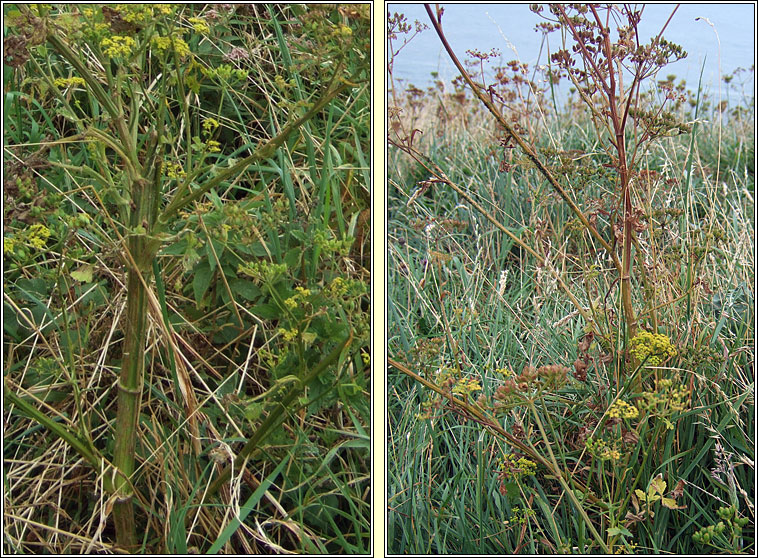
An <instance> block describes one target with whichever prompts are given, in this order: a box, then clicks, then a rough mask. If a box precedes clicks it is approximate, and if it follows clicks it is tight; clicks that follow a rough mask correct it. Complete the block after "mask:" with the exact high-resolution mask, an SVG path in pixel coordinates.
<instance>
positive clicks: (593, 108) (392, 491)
mask: <svg viewBox="0 0 758 558" xmlns="http://www.w3.org/2000/svg"><path fill="white" fill-rule="evenodd" d="M561 10H566V11H567V12H570V13H568V14H567V15H568V17H564V15H563V14H561V13H560V11H561ZM605 10H606V7H600V6H598V5H595V6H594V7H593V6H584V5H571V6H565V5H564V6H558V5H553V6H551V7H550V11H551V13H552V14H553V17H552V19H553V20H554V21H551V22H549V24H548V23H547V22H546V25H548V26H556V28H557V26H558V25H559V24H560V25H561V26H562V33H563V35H564V36H566V37H574V38H575V39H576V40H575V41H573V44H566V45H564V47H563V49H562V51H561V53H560V55H559V56H558V59H556V60H553V61H551V62H552V67H549V68H548V71H549V72H551V74H550V76H545V77H546V78H547V77H550V78H551V79H552V78H557V77H558V76H559V74H560V72H563V76H564V77H569V79H573V80H575V81H576V83H574V86H575V87H574V89H573V91H572V94H571V95H570V96H569V99H568V100H567V101H566V102H565V103H563V104H559V103H558V102H557V101H556V100H555V99H554V98H553V97H552V95H551V90H550V85H549V84H550V81H549V80H547V81H544V82H542V83H548V86H547V87H543V88H542V89H540V87H538V85H539V82H537V83H530V82H528V81H527V79H528V78H527V77H525V76H526V75H527V74H528V75H531V74H532V71H531V70H527V71H526V72H523V73H522V70H523V69H522V68H521V66H520V65H518V64H515V63H514V64H513V65H512V66H511V65H507V66H508V67H506V68H499V69H496V72H495V76H496V80H495V82H493V83H488V82H485V81H483V80H484V76H485V74H484V73H480V72H479V68H480V67H481V65H482V64H484V63H487V62H488V60H489V58H491V56H490V55H487V54H482V53H479V52H471V53H469V55H470V56H471V58H472V60H471V62H473V63H472V64H471V65H469V66H468V67H469V68H473V67H475V68H477V72H476V73H474V72H472V73H471V75H472V76H473V77H472V81H473V82H474V85H473V86H471V84H470V83H468V81H467V80H464V79H462V80H458V81H457V82H456V83H453V84H452V88H450V87H448V85H447V84H443V83H441V82H438V83H437V84H436V85H435V86H434V87H432V88H429V90H427V91H420V90H418V89H415V90H413V89H409V90H408V91H406V92H405V94H404V93H403V92H401V91H400V89H399V88H398V85H397V84H396V83H390V99H392V101H393V102H392V103H391V105H392V104H394V106H391V107H390V108H389V114H390V133H389V142H390V144H391V145H390V149H389V164H388V168H389V169H390V175H389V177H388V183H389V185H388V191H389V207H388V214H389V220H388V270H387V273H388V282H387V285H388V302H387V312H388V351H389V356H390V359H391V361H390V364H391V368H390V372H389V379H388V381H389V384H390V385H389V387H388V392H389V393H390V397H389V401H388V404H389V409H388V417H389V424H390V427H389V432H390V433H391V434H390V439H389V442H388V444H389V448H388V452H389V459H388V463H389V464H390V465H389V469H388V480H387V484H388V497H389V501H390V511H389V514H388V536H389V549H390V552H393V553H421V554H432V553H439V554H445V553H456V554H457V553H461V554H463V553H468V554H477V555H483V554H503V555H504V554H518V553H530V554H543V553H556V552H563V553H593V552H595V553H597V552H601V553H606V552H607V553H612V552H627V553H635V552H646V553H676V554H697V553H699V552H702V551H703V546H702V545H703V544H710V545H712V546H713V547H714V549H717V551H722V552H724V551H729V552H751V551H753V550H754V544H755V543H754V535H753V532H752V530H751V529H749V528H742V527H745V526H746V525H747V524H749V523H750V521H749V520H747V521H746V518H748V517H749V513H750V512H749V511H744V513H743V515H744V516H745V518H741V519H740V522H741V523H745V526H742V527H741V526H740V525H739V524H738V523H735V524H734V525H735V526H736V527H740V528H741V529H742V530H741V531H740V530H738V529H737V528H736V527H730V525H729V524H728V519H725V517H726V516H728V515H730V514H732V515H734V517H737V516H739V513H738V510H739V509H743V510H746V509H751V508H750V506H751V505H752V504H751V503H750V495H751V494H752V493H753V492H754V490H755V485H754V478H753V472H754V465H753V463H754V446H755V440H754V434H753V432H754V430H753V428H754V416H753V414H754V397H753V389H752V381H753V380H752V378H753V364H752V362H753V360H754V341H753V338H754V327H753V321H752V317H751V316H752V310H751V305H752V297H753V293H752V290H751V289H749V288H748V289H746V290H745V289H743V287H744V286H745V285H747V284H752V283H751V282H752V281H753V280H754V270H753V268H752V264H751V262H752V255H751V254H752V250H753V249H754V242H753V241H752V240H751V239H753V238H754V229H755V222H754V217H753V210H754V203H753V198H752V195H751V194H750V192H751V191H752V189H753V185H752V181H751V179H750V178H749V177H750V176H751V172H752V171H751V168H752V162H749V161H747V160H745V159H740V157H742V155H739V157H738V156H732V157H730V161H731V164H732V165H734V166H731V167H729V168H728V170H725V168H724V165H725V163H724V162H723V159H720V155H719V154H721V153H724V152H730V153H732V152H735V153H736V152H741V153H743V154H744V152H745V151H744V150H741V148H740V147H739V146H740V145H743V144H744V145H753V144H754V137H753V133H754V132H753V130H752V127H751V126H750V125H749V122H748V120H749V119H748V120H744V119H743V117H744V116H745V115H746V114H749V115H751V116H750V117H751V118H752V114H753V110H754V108H753V106H754V105H753V102H752V99H751V98H748V99H744V101H745V102H744V104H741V106H742V108H743V109H745V111H746V112H745V111H743V110H742V109H740V110H731V109H733V108H734V107H733V105H730V107H729V108H730V110H729V111H728V114H727V111H726V110H723V109H722V110H721V111H718V110H714V109H713V108H710V109H709V108H708V106H707V104H708V101H709V99H707V98H705V97H706V95H705V93H704V91H703V90H702V89H698V90H697V91H696V92H695V93H693V92H690V91H688V90H687V89H686V87H685V85H684V84H682V83H681V82H680V83H678V84H676V83H675V81H676V80H675V77H672V76H668V77H667V78H666V79H660V78H657V77H656V76H655V72H654V70H655V67H656V66H661V65H662V64H663V63H664V62H665V61H666V60H667V59H670V58H672V57H673V58H677V57H680V56H681V55H682V54H683V53H681V52H680V51H679V50H678V49H677V48H675V47H674V46H673V45H671V44H670V43H666V42H663V41H660V42H657V43H656V42H655V41H654V42H653V43H651V44H648V45H636V44H633V43H634V41H632V43H630V42H629V40H628V39H629V37H631V36H633V29H634V28H635V27H636V24H635V23H634V21H633V20H634V18H635V17H636V16H634V10H633V9H632V8H629V7H622V8H620V10H621V11H620V12H614V14H613V15H612V18H611V19H610V21H612V22H627V21H630V18H631V21H632V23H631V26H630V27H624V28H620V29H619V30H618V32H617V30H616V29H611V30H610V36H608V31H606V30H603V29H602V28H601V26H600V25H597V24H596V22H597V21H604V20H605V15H606V12H605ZM593 11H597V12H598V15H599V16H600V18H599V19H598V18H597V17H595V14H594V13H593ZM577 12H578V13H577ZM430 15H432V18H431V19H434V18H439V17H440V15H441V14H440V12H437V13H436V14H435V13H434V10H433V9H432V14H430ZM614 18H615V19H614ZM442 19H443V21H444V18H442ZM437 23H439V22H437ZM570 24H571V25H573V26H574V28H575V30H576V31H577V33H576V34H574V33H573V31H572V30H571V29H570ZM433 25H434V24H433ZM624 25H626V23H624ZM421 29H422V26H421V25H420V24H417V25H416V27H415V32H416V33H418V32H420V31H421ZM542 29H543V30H549V29H547V27H545V28H542ZM388 33H389V34H390V39H391V45H390V55H391V56H393V55H397V56H402V55H403V53H401V52H400V50H401V49H400V48H398V47H401V46H402V45H403V44H404V40H405V39H407V38H409V37H411V36H412V34H413V33H414V28H413V27H411V26H410V25H408V24H407V23H405V22H404V19H403V18H402V16H398V15H397V14H395V16H393V17H391V18H390V19H389V21H388ZM630 33H631V35H630ZM606 37H609V38H610V39H611V41H612V43H611V45H610V46H611V48H612V51H611V52H612V54H611V57H612V58H613V59H614V60H616V61H619V65H618V67H619V68H620V67H622V66H623V64H626V63H628V67H629V68H631V71H632V72H634V71H636V70H637V69H639V68H643V69H644V70H643V71H641V73H640V82H639V89H636V88H637V86H638V83H637V82H634V84H632V83H631V82H630V81H628V80H625V81H624V90H623V92H622V91H621V90H616V91H615V92H614V95H615V96H614V97H613V98H611V95H610V94H609V89H610V87H607V88H605V89H603V88H602V87H599V84H600V81H602V80H597V79H594V78H598V77H600V78H605V79H606V80H607V79H608V68H609V67H610V66H611V64H609V61H608V59H607V58H606V54H607V52H608V51H607V50H605V48H604V42H605V38H606ZM574 46H576V48H575V49H573V50H572V47H574ZM583 46H584V47H590V49H589V50H588V54H587V55H586V56H582V55H581V54H580V53H581V51H582V48H583ZM632 47H633V48H632ZM553 52H556V51H553ZM635 57H636V58H635ZM572 62H576V64H572ZM637 63H639V64H640V65H639V67H638V66H636V64H637ZM389 68H390V73H391V68H392V60H390V63H389ZM558 70H560V72H559V71H558ZM537 71H539V70H537ZM593 72H597V75H595V76H594V78H593V76H592V75H591V74H593ZM569 73H570V74H571V76H569V75H568V74H569ZM517 76H518V77H519V79H515V77H517ZM478 80H479V81H480V83H477V82H478ZM656 80H657V81H656ZM535 81H537V80H535ZM466 83H468V85H469V86H470V87H471V88H472V89H473V90H476V91H478V92H479V93H480V95H479V96H478V97H477V96H474V95H472V94H471V93H472V90H471V89H469V88H466V87H463V85H464V84H466ZM593 83H594V85H593ZM615 83H616V87H618V85H619V81H618V80H616V82H615ZM606 85H608V82H606ZM593 87H594V89H593ZM483 92H486V93H483ZM632 92H633V93H632ZM581 95H584V96H585V97H586V99H582V98H581ZM588 99H590V100H591V101H592V102H589V103H588V102H587V100H588ZM630 99H631V101H630ZM690 100H692V101H693V103H690V102H689V101H690ZM626 102H630V103H631V105H630V106H629V108H630V110H629V113H628V114H629V118H630V120H629V121H628V122H627V127H626V129H623V127H621V128H614V118H613V117H612V114H613V109H612V108H611V104H612V103H616V110H617V111H621V110H622V108H620V107H623V106H625V103H626ZM484 104H486V108H487V110H483V108H482V105H484ZM635 105H636V106H637V108H636V110H631V109H632V107H634V106H635ZM709 110H710V111H711V112H710V113H709V112H708V111H709ZM493 114H499V115H501V116H502V117H503V118H502V119H500V118H497V122H496V123H495V126H496V127H495V128H494V130H495V131H494V133H493V123H492V122H491V117H492V115H493ZM617 114H619V113H617ZM706 120H707V123H706V122H705V121H706ZM505 124H508V126H509V128H506V127H505ZM622 132H623V133H624V134H625V136H624V137H625V138H626V144H625V147H626V150H625V151H624V153H625V154H626V155H627V156H628V159H627V160H626V169H625V171H624V172H628V174H627V175H626V182H625V179H624V177H623V176H622V169H621V165H620V163H619V159H620V153H621V151H622V150H619V149H617V147H618V145H619V144H618V143H616V145H615V146H614V145H613V143H614V142H616V138H618V137H619V136H618V135H617V133H622ZM516 136H519V137H520V138H521V139H522V140H523V145H522V144H521V143H519V142H517V141H516ZM719 141H720V142H721V143H719ZM606 146H611V147H609V148H608V149H606ZM748 151H749V149H748ZM703 157H705V158H707V159H708V160H710V161H712V163H713V164H712V165H709V166H708V168H704V167H701V166H698V165H699V164H694V163H693V161H702V160H703ZM719 160H721V163H718V164H717V162H718V161H719ZM740 160H741V162H739V161H740ZM635 161H636V162H637V163H638V164H636V165H635ZM719 164H720V165H721V166H720V167H719V166H718V165H719ZM549 176H551V177H552V178H553V179H554V182H553V181H551V180H550V179H549V178H548V177H549ZM722 182H723V183H724V184H725V186H724V187H723V188H721V187H720V186H719V187H718V188H717V187H716V185H719V184H722ZM625 184H626V186H628V189H627V192H628V193H629V194H630V197H629V199H628V200H625V199H624V196H622V195H620V193H622V192H623V191H624V185H625ZM625 201H629V202H631V203H630V204H628V205H627V204H626V203H625ZM453 223H455V225H454V226H453V225H452V224H453ZM627 223H628V224H629V225H630V226H629V227H626V228H625V225H626V224H627ZM627 241H628V243H627ZM745 242H747V245H746V246H745V245H744V244H743V243H745ZM626 247H628V248H629V252H628V254H627V257H626V260H625V256H624V250H625V249H626ZM614 256H615V258H616V260H617V261H618V264H620V265H617V263H616V261H614ZM625 262H626V263H628V264H629V265H628V266H625V265H624V263H625ZM624 270H628V271H629V284H628V287H629V290H628V293H629V295H630V296H629V299H628V301H627V302H629V303H631V304H630V305H629V306H627V305H625V303H624V293H623V287H622V285H621V282H622V280H623V278H624V277H625V275H626V274H625V273H619V271H622V272H623V271H624ZM630 317H631V318H633V320H630ZM630 321H635V322H636V327H635V328H629V327H628V326H629V323H630ZM400 372H402V374H401V373H400ZM410 378H413V379H414V380H415V381H416V383H414V382H413V381H411V380H410ZM466 386H477V390H476V391H474V390H472V391H468V390H467V389H466ZM456 388H457V389H456ZM503 456H507V461H505V462H504V457H503ZM519 461H520V464H519ZM527 462H530V463H534V464H536V467H535V469H534V470H532V469H528V468H527V467H526V464H527ZM724 502H728V503H729V504H730V505H732V506H734V511H733V512H727V511H725V510H720V511H719V508H722V507H724V506H723V503H724ZM743 504H744V505H743ZM519 510H528V511H529V512H530V513H529V514H523V513H522V512H521V511H519ZM722 516H723V517H722ZM719 522H721V523H722V525H723V527H719V526H718V524H719ZM504 526H505V527H504ZM714 541H715V542H714Z"/></svg>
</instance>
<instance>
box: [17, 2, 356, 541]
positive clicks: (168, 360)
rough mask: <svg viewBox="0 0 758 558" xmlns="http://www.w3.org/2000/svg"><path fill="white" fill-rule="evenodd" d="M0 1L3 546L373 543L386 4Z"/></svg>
mask: <svg viewBox="0 0 758 558" xmlns="http://www.w3.org/2000/svg"><path fill="white" fill-rule="evenodd" d="M3 15H4V19H3V37H4V51H3V63H4V82H3V87H4V89H3V95H4V104H3V109H4V110H3V119H4V150H3V161H4V182H3V196H4V206H3V225H4V227H3V228H4V233H3V268H4V272H3V375H4V394H5V398H4V414H3V426H4V444H3V450H4V456H3V457H4V468H3V475H4V477H3V486H4V492H3V499H4V506H3V510H4V513H3V552H4V553H49V554H67V553H83V552H97V553H100V552H123V551H124V547H125V546H128V547H129V549H130V550H132V551H137V552H146V553H151V554H155V553H158V554H160V553H179V554H186V553H188V552H189V553H199V552H225V553H238V554H255V553H272V552H281V553H287V552H308V553H311V552H312V553H347V554H354V553H367V552H368V549H369V546H370V537H369V536H370V482H371V479H370V471H371V465H370V463H371V462H370V431H369V427H370V411H371V407H370V386H369V383H370V374H369V369H370V351H369V331H370V324H369V316H370V304H369V295H370V266H369V262H370V242H369V240H370V199H371V198H370V195H371V194H370V176H371V174H370V173H371V169H370V160H371V155H370V152H369V147H370V135H369V134H370V123H371V115H370V107H371V103H370V100H371V90H370V76H369V70H370V53H371V44H370V39H371V32H370V29H371V18H370V5H368V4H362V5H350V4H342V5H333V4H330V5H294V4H293V5H275V4H238V5H232V4H189V5H182V4H172V5H165V4H131V5H102V6H101V5H94V4H93V5H76V4H55V5H24V6H22V5H18V6H16V5H11V4H4V5H3ZM106 91H107V93H105V92H106ZM251 153H252V155H249V154H251ZM146 186H147V189H145V188H146ZM151 196H154V197H151ZM151 251H152V252H151ZM146 254H148V256H147V257H145V255H146ZM149 254H155V257H150V256H149ZM133 302H135V305H134V306H133ZM140 304H141V306H140ZM133 308H137V311H136V312H135V313H132V309H133ZM140 324H141V325H140ZM134 331H138V332H140V331H141V333H139V334H138V333H134V335H140V336H142V337H132V336H131V334H130V333H129V332H134ZM130 339H131V340H132V341H130ZM134 339H137V340H138V341H137V343H136V344H135V345H133V346H132V348H131V349H127V348H126V347H127V346H128V343H130V342H133V341H134ZM140 339H144V341H143V342H142V343H139V340H140ZM143 351H144V359H143V358H141V357H142V352H143ZM135 355H139V356H135ZM129 358H131V361H130V362H131V363H135V362H136V363H137V364H135V365H134V366H135V367H136V368H135V370H137V371H138V372H139V370H140V368H144V371H143V372H140V373H137V374H135V375H134V376H133V378H134V381H135V384H134V385H127V383H126V382H127V380H125V379H124V378H125V376H124V370H125V369H126V368H128V366H131V364H129V365H128V364H127V361H128V359H129ZM120 375H121V379H119V376H120ZM129 381H131V380H129ZM117 400H118V402H117ZM135 402H136V403H135ZM117 407H118V411H117ZM122 413H123V414H122ZM125 419H126V420H125ZM130 440H134V441H133V442H130ZM130 460H131V463H132V465H129V463H130ZM122 464H123V465H122ZM130 468H133V472H131V471H130ZM225 479H226V480H229V482H226V483H225V482H223V481H224V480H225ZM133 503H134V504H133ZM125 504H126V505H125ZM114 520H115V524H114ZM117 539H118V543H117V542H116V541H117ZM135 541H136V548H132V547H131V545H132V544H133V543H135Z"/></svg>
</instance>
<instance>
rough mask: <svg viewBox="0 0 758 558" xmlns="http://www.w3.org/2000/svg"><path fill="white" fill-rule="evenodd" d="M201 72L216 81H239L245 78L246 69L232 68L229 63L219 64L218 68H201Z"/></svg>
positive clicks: (246, 74)
mask: <svg viewBox="0 0 758 558" xmlns="http://www.w3.org/2000/svg"><path fill="white" fill-rule="evenodd" d="M202 72H203V73H204V74H205V75H206V76H208V77H209V78H211V79H216V80H218V81H225V82H230V81H235V80H237V81H241V80H243V79H247V76H248V71H247V70H240V69H236V68H233V67H232V66H230V65H229V64H221V65H220V66H219V67H218V68H203V69H202Z"/></svg>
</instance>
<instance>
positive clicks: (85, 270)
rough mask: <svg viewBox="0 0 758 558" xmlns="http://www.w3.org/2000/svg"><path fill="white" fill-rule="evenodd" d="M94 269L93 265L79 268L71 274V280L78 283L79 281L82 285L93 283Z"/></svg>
mask: <svg viewBox="0 0 758 558" xmlns="http://www.w3.org/2000/svg"><path fill="white" fill-rule="evenodd" d="M94 269H95V268H94V267H93V266H91V265H83V266H81V267H79V268H78V269H77V270H76V271H72V272H71V278H72V279H75V280H76V281H79V282H80V283H91V282H92V272H93V271H94Z"/></svg>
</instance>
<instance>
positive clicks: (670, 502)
mask: <svg viewBox="0 0 758 558" xmlns="http://www.w3.org/2000/svg"><path fill="white" fill-rule="evenodd" d="M661 504H663V505H664V506H666V507H667V508H668V509H670V510H683V509H684V508H686V507H687V506H677V505H676V500H674V499H673V498H661Z"/></svg>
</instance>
